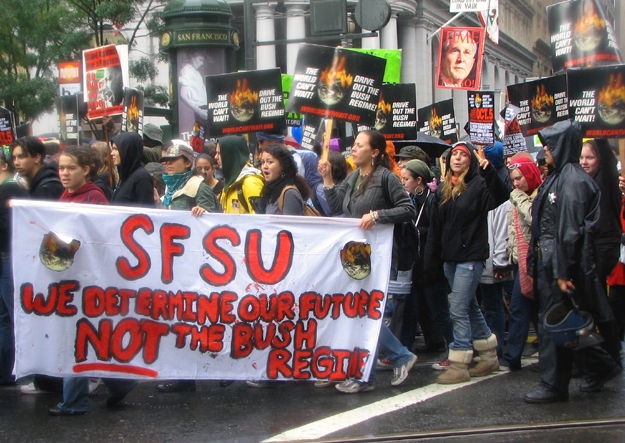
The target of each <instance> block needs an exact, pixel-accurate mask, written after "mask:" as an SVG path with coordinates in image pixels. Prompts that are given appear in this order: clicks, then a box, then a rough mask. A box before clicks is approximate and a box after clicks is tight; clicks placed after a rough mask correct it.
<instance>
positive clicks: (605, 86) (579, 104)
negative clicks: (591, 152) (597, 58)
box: [568, 65, 625, 138]
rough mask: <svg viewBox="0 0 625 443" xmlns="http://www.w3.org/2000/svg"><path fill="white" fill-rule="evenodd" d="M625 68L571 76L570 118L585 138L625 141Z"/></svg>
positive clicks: (576, 71) (575, 72)
mask: <svg viewBox="0 0 625 443" xmlns="http://www.w3.org/2000/svg"><path fill="white" fill-rule="evenodd" d="M624 77H625V65H616V66H604V67H600V68H592V69H572V70H570V71H569V72H568V85H569V114H570V116H571V119H573V120H575V121H578V122H580V123H581V125H582V130H583V136H584V137H602V138H608V137H618V138H625V82H624V80H623V79H624Z"/></svg>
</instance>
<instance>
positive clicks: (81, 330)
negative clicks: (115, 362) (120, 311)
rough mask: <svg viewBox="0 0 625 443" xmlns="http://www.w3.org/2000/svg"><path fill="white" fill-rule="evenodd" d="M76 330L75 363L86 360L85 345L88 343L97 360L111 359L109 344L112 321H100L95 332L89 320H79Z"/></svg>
mask: <svg viewBox="0 0 625 443" xmlns="http://www.w3.org/2000/svg"><path fill="white" fill-rule="evenodd" d="M76 329H77V331H76V346H75V349H76V351H75V354H74V356H75V357H76V363H80V362H81V361H85V360H86V359H87V345H88V344H89V343H91V345H92V346H93V348H94V350H95V355H96V358H97V359H98V360H104V361H108V360H109V359H110V358H111V357H110V355H111V354H110V352H111V348H110V343H111V333H112V331H113V321H112V320H110V319H103V320H100V323H99V325H98V330H97V331H96V329H95V328H94V327H93V325H92V324H91V322H90V321H89V320H87V319H85V318H81V319H80V320H78V322H77V323H76Z"/></svg>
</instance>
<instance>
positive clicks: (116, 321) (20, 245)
mask: <svg viewBox="0 0 625 443" xmlns="http://www.w3.org/2000/svg"><path fill="white" fill-rule="evenodd" d="M357 225H358V220H357V219H334V218H316V217H293V216H269V215H238V214H237V215H230V214H205V215H203V216H201V217H200V218H194V217H192V216H191V214H190V213H189V212H182V211H159V210H149V209H138V208H122V207H113V206H111V207H107V206H95V205H79V204H61V203H54V202H36V201H20V200H14V201H13V245H14V248H13V272H14V279H15V289H16V291H15V329H16V375H17V376H18V377H22V376H25V375H28V374H47V375H56V376H76V375H83V376H85V375H86V376H97V377H114V378H115V377H117V378H153V379H167V378H175V379H215V380H245V379H254V380H272V379H280V380H285V379H286V380H306V379H310V380H315V379H333V380H341V379H345V378H347V377H356V378H361V379H363V380H366V379H368V377H369V373H370V370H371V365H372V364H374V359H373V358H372V356H373V355H374V353H375V349H376V343H377V339H378V335H379V330H380V324H381V323H380V322H381V321H382V314H383V311H384V302H385V300H384V295H385V293H386V290H387V286H388V279H389V274H390V262H391V248H392V232H393V229H392V225H388V226H383V225H382V226H375V227H374V228H373V229H371V230H370V231H363V230H361V229H359V228H358V227H357Z"/></svg>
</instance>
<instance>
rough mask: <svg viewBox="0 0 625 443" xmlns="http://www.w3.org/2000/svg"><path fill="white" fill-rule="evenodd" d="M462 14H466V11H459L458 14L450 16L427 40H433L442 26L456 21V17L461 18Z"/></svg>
mask: <svg viewBox="0 0 625 443" xmlns="http://www.w3.org/2000/svg"><path fill="white" fill-rule="evenodd" d="M461 15H464V12H459V13H457V14H456V15H454V16H453V17H452V18H450V19H449V20H448V21H447V23H445V24H444V25H443V26H441V27H440V28H438V29H437V30H436V31H434V32H433V33H432V35H430V36H429V37H428V39H427V41H428V42H429V41H430V40H432V39H433V38H434V37H436V36H437V35H438V33H439V32H441V28H444V27H445V26H447V25H450V24H451V23H452V22H454V21H455V20H456V19H458V18H460V16H461Z"/></svg>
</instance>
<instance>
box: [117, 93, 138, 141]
mask: <svg viewBox="0 0 625 443" xmlns="http://www.w3.org/2000/svg"><path fill="white" fill-rule="evenodd" d="M122 131H123V132H136V133H138V134H139V135H143V91H141V90H139V89H133V88H125V89H124V113H123V114H122Z"/></svg>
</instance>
